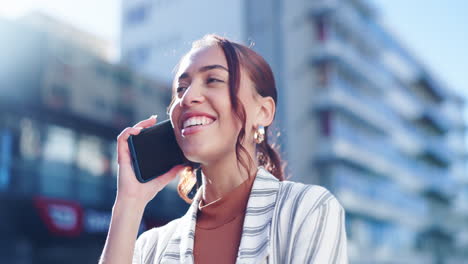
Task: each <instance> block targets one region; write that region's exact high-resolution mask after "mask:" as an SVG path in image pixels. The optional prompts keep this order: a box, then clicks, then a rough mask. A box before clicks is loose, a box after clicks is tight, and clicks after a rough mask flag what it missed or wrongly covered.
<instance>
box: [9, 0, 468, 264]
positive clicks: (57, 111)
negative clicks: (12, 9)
mask: <svg viewBox="0 0 468 264" xmlns="http://www.w3.org/2000/svg"><path fill="white" fill-rule="evenodd" d="M181 9H188V10H191V12H190V13H189V14H188V13H184V16H183V17H181V16H180V15H179V11H180V10H181ZM121 17H122V20H121V31H122V34H121V40H120V49H121V60H122V62H121V63H120V64H115V63H111V62H110V60H111V58H112V57H113V54H114V53H115V50H114V49H115V48H113V47H111V46H109V43H106V42H105V41H103V40H101V39H99V38H98V37H96V36H94V35H91V34H89V33H85V32H82V31H80V30H79V29H76V28H74V27H72V26H70V25H67V24H64V23H62V22H60V21H56V20H54V19H52V18H50V17H47V16H44V15H41V14H38V13H34V14H30V15H28V16H26V17H24V18H22V19H20V20H18V21H15V22H11V21H0V36H1V37H2V40H4V41H2V43H0V108H1V112H0V235H1V236H2V238H4V239H2V240H1V241H0V263H88V262H95V261H97V258H98V257H99V255H100V253H101V250H102V247H103V245H104V239H105V235H106V232H107V228H108V224H109V219H110V212H111V211H110V210H111V207H112V204H113V200H114V196H115V185H116V182H115V181H116V174H117V166H116V161H115V147H116V145H115V139H116V137H117V135H118V134H119V133H120V131H121V130H122V129H123V128H124V127H126V126H129V125H133V124H134V123H135V122H137V121H138V120H141V119H144V118H147V117H148V116H149V115H151V114H154V113H157V114H158V115H159V116H160V120H162V119H165V118H166V116H165V114H164V113H165V111H166V106H167V105H168V103H169V101H170V83H171V80H172V73H171V71H172V69H173V67H174V66H175V65H176V63H177V61H178V59H179V58H180V56H181V55H183V54H184V53H185V52H186V51H188V49H189V48H190V44H191V42H192V41H193V40H195V39H199V38H201V37H202V36H203V35H204V34H206V33H218V34H220V35H226V36H227V37H230V38H232V39H234V40H237V41H239V42H242V43H245V44H250V43H254V46H253V48H254V49H255V50H257V51H258V52H259V53H260V54H262V55H263V56H264V57H265V58H266V60H267V61H268V62H269V63H270V65H271V66H272V68H273V70H274V72H275V77H276V80H277V85H278V90H279V103H278V107H277V116H276V118H277V119H276V120H275V122H274V125H273V127H274V130H276V132H280V133H281V136H280V137H279V138H278V139H276V141H277V143H279V145H280V146H281V152H282V154H283V158H284V159H285V160H287V162H288V166H287V173H288V174H290V175H291V176H292V177H291V180H294V181H301V182H305V183H312V184H321V185H324V186H326V187H327V188H329V189H330V190H331V191H332V192H333V193H334V194H335V195H336V196H337V198H338V199H339V200H340V202H341V203H342V204H343V206H344V207H345V209H346V213H347V214H346V225H347V232H348V233H347V235H348V254H349V257H350V263H356V264H357V263H365V264H367V263H467V261H468V170H467V166H468V155H467V145H466V132H467V131H466V128H467V126H466V124H467V123H466V120H465V115H464V112H465V108H466V99H465V98H463V97H461V96H460V95H458V94H457V93H455V92H454V91H453V90H452V88H451V87H447V86H446V85H445V84H444V83H443V82H442V81H441V80H439V79H438V77H437V72H431V71H429V70H428V69H427V68H426V67H425V65H424V64H423V63H421V62H420V61H419V59H418V58H417V57H416V56H415V55H413V54H411V53H410V52H409V51H408V50H407V49H406V48H405V47H404V46H403V45H402V44H401V43H399V41H398V40H397V39H396V38H395V37H394V36H393V35H392V34H390V33H389V32H388V31H387V30H386V29H385V27H384V26H382V25H381V24H380V23H379V20H378V10H377V9H376V7H375V6H374V5H373V4H372V1H368V0H315V1H307V2H304V1H297V0H292V1H287V3H286V1H280V0H269V1H267V0H256V1H208V0H199V1H196V2H194V1H188V0H175V1H164V0H138V1H134V0H132V1H130V0H125V1H122V14H121ZM213 21H216V22H215V23H214V22H213ZM276 132H275V133H276ZM175 184H176V183H175V182H173V183H171V185H170V186H169V188H166V189H165V190H164V191H163V192H161V193H160V194H158V195H157V197H156V198H155V200H154V201H153V202H152V203H151V204H150V205H149V206H148V207H147V211H146V212H145V217H144V220H143V223H142V226H141V230H144V229H146V228H149V227H152V226H157V225H161V224H164V223H166V222H167V221H169V220H171V219H173V218H175V217H178V216H180V215H181V214H183V213H184V211H185V210H186V208H187V206H186V205H185V203H184V202H183V201H182V200H181V199H180V198H178V196H177V194H176V191H175V188H174V187H175ZM153 204H154V205H155V204H157V207H156V206H153ZM156 208H157V209H158V210H155V209H156ZM70 256H73V258H71V257H70Z"/></svg>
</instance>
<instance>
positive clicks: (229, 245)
mask: <svg viewBox="0 0 468 264" xmlns="http://www.w3.org/2000/svg"><path fill="white" fill-rule="evenodd" d="M254 179H255V176H254V177H250V178H249V179H247V180H245V181H244V182H243V183H241V184H240V185H239V186H237V187H236V188H234V189H233V190H231V191H230V192H229V193H227V194H225V195H224V196H223V197H222V198H220V199H218V200H216V201H214V202H211V203H209V204H207V205H204V204H203V200H202V199H201V200H200V203H199V205H198V214H197V224H196V227H195V241H194V248H193V255H194V261H195V263H203V264H205V263H206V264H210V263H235V262H236V259H237V251H238V249H239V245H240V240H241V237H242V227H243V224H244V216H245V210H246V207H247V202H248V200H249V196H250V190H251V189H252V184H253V182H254Z"/></svg>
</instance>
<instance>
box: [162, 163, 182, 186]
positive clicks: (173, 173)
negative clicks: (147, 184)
mask: <svg viewBox="0 0 468 264" xmlns="http://www.w3.org/2000/svg"><path fill="white" fill-rule="evenodd" d="M186 167H187V166H184V165H177V166H174V167H172V169H170V170H169V171H168V172H167V173H165V174H163V175H162V176H160V177H158V178H156V179H155V182H154V184H155V185H156V186H157V188H158V189H162V188H164V187H165V186H166V185H167V184H169V182H171V181H172V180H173V179H174V178H175V177H176V176H177V174H178V173H180V172H181V171H183V170H184V169H185V168H186Z"/></svg>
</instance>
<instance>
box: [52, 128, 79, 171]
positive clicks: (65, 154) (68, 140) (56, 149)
mask: <svg viewBox="0 0 468 264" xmlns="http://www.w3.org/2000/svg"><path fill="white" fill-rule="evenodd" d="M74 147H75V146H74V133H73V131H72V130H70V129H68V128H64V127H59V126H55V125H50V126H49V127H48V131H47V135H46V140H45V144H44V159H46V160H53V161H59V162H63V163H67V164H71V163H72V162H73V152H74Z"/></svg>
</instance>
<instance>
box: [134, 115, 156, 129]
mask: <svg viewBox="0 0 468 264" xmlns="http://www.w3.org/2000/svg"><path fill="white" fill-rule="evenodd" d="M157 118H158V115H152V116H150V118H148V119H145V120H142V121H140V122H138V123H137V124H136V125H134V126H133V127H149V126H151V125H154V124H156V120H157Z"/></svg>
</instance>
